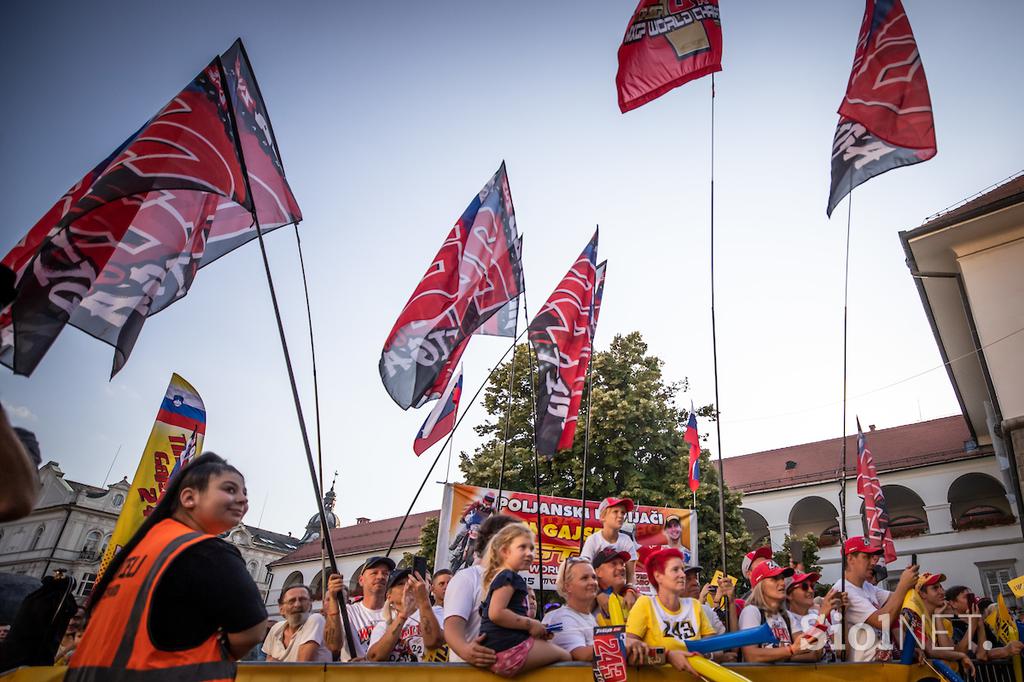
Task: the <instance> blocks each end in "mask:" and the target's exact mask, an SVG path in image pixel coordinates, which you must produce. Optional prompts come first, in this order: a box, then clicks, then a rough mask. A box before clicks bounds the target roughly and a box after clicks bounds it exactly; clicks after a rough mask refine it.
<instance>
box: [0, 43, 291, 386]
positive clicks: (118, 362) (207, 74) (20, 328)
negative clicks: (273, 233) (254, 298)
mask: <svg viewBox="0 0 1024 682" xmlns="http://www.w3.org/2000/svg"><path fill="white" fill-rule="evenodd" d="M226 56H229V57H230V58H231V59H232V68H231V70H230V71H229V70H228V69H226V68H225V65H224V64H223V63H222V61H221V58H219V57H218V58H216V59H214V60H213V61H212V62H211V63H210V64H209V65H208V66H207V67H206V68H205V69H204V70H203V71H202V72H201V73H200V74H199V75H198V76H196V77H195V78H194V79H193V80H192V82H191V83H190V84H189V85H188V86H186V87H185V89H184V90H182V91H181V92H180V93H178V95H177V96H175V97H174V98H173V99H172V100H171V101H170V102H169V103H168V104H167V106H165V107H164V108H163V109H161V110H160V111H159V112H158V113H157V114H156V116H154V117H153V118H152V119H151V120H150V121H148V122H147V123H146V124H144V125H143V126H142V128H141V129H139V131H137V132H136V133H135V134H134V135H132V136H131V137H129V138H128V140H126V141H125V142H124V143H123V144H122V145H121V146H120V147H118V149H116V150H115V151H114V153H113V154H111V155H110V156H109V157H108V158H107V159H105V160H104V161H103V162H101V163H100V164H98V165H97V166H96V167H95V168H93V170H91V171H90V172H89V173H87V174H86V175H85V176H84V177H83V178H82V180H80V181H79V182H78V183H76V184H75V185H74V186H73V187H72V188H71V189H70V190H68V192H67V193H65V195H64V196H63V197H61V199H60V200H58V201H57V203H56V204H55V205H54V206H53V207H52V208H51V209H50V210H49V211H48V212H47V213H46V215H44V216H43V218H42V219H41V220H40V221H39V222H38V223H37V224H36V225H35V226H34V227H33V228H32V229H31V230H29V232H28V234H27V235H26V236H25V237H24V238H23V239H22V240H21V241H20V242H19V243H18V245H17V246H16V247H15V248H14V249H13V250H12V251H11V252H10V253H8V254H7V256H6V257H5V258H4V259H3V261H2V262H0V265H2V267H0V284H2V285H3V286H0V296H2V298H0V305H2V306H4V307H3V308H2V309H0V363H2V364H4V365H6V366H8V367H10V368H11V369H13V370H14V372H15V373H16V374H24V375H29V374H31V373H32V371H33V370H34V369H35V367H36V366H37V365H38V363H39V362H40V360H42V358H43V356H44V355H45V353H46V351H47V350H48V349H49V347H50V346H51V345H52V343H53V342H54V341H55V340H56V338H57V335H58V334H59V333H60V331H61V330H62V329H63V328H64V326H65V325H66V324H71V325H72V326H74V327H78V328H79V329H81V330H83V331H85V332H86V333H88V334H90V335H91V336H94V337H96V338H98V339H101V340H103V341H106V342H107V343H109V344H110V345H112V346H114V348H115V354H114V362H113V367H112V371H111V375H113V374H116V373H117V372H118V371H119V370H120V369H121V368H122V367H123V366H124V364H125V362H127V360H128V357H129V355H130V353H131V351H132V348H133V347H134V345H135V342H136V340H137V339H138V336H139V334H140V332H141V331H142V325H143V323H144V322H145V320H146V318H148V317H149V316H151V315H155V314H156V313H158V312H160V311H161V310H163V309H164V308H166V307H167V306H169V305H171V304H172V303H174V302H175V301H177V300H178V299H180V298H183V297H184V296H185V295H186V294H187V293H188V290H189V288H190V286H191V284H192V281H193V280H194V278H195V276H196V272H197V271H198V270H199V268H201V267H203V266H205V265H208V264H209V263H211V262H213V261H214V260H216V259H217V258H219V257H220V256H222V255H224V254H225V253H227V252H229V251H230V250H232V249H234V248H235V247H237V246H239V245H241V244H243V243H245V242H246V241H248V240H250V239H252V238H253V237H255V236H256V230H255V228H254V225H253V216H254V214H258V215H259V216H260V217H261V219H265V220H266V221H267V223H266V229H273V228H275V227H279V226H281V225H283V224H287V223H288V222H297V221H298V220H300V219H301V217H302V216H301V214H300V213H299V211H298V207H297V205H296V204H295V199H294V197H293V196H292V195H291V191H290V190H288V188H287V181H286V180H285V179H284V174H283V169H282V168H281V167H280V166H279V165H278V166H273V164H272V163H270V162H268V161H266V160H265V159H264V158H263V157H266V156H267V155H268V154H269V155H273V156H275V157H276V158H277V159H278V161H279V158H280V157H279V154H278V153H277V148H276V145H275V144H273V134H272V131H271V129H270V123H269V118H268V117H267V115H266V107H265V105H264V104H263V102H262V99H261V98H260V97H259V92H258V89H257V88H256V87H255V82H254V81H253V80H252V79H251V68H250V67H249V65H248V61H247V60H246V59H245V53H244V48H242V46H241V43H240V42H236V43H235V45H234V46H232V48H231V49H230V50H229V51H228V52H227V53H226ZM250 81H251V82H250ZM236 104H237V107H238V108H237V109H236ZM257 132H258V133H259V135H257ZM260 136H262V138H261V137H260ZM243 150H246V151H247V152H248V155H249V156H250V157H251V159H246V158H244V157H243V156H242V154H243ZM247 162H248V164H247ZM268 164H269V166H270V167H269V168H268ZM247 166H248V167H250V168H251V170H252V172H251V173H248V174H247V173H246V168H247ZM250 187H256V188H258V189H253V190H252V192H251V193H250Z"/></svg>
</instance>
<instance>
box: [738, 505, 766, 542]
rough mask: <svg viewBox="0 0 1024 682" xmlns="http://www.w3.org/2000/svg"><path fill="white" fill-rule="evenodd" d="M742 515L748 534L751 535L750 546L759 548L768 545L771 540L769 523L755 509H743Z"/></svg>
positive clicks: (741, 509) (741, 510)
mask: <svg viewBox="0 0 1024 682" xmlns="http://www.w3.org/2000/svg"><path fill="white" fill-rule="evenodd" d="M740 513H741V514H742V515H743V524H744V525H745V526H746V527H747V532H749V533H750V538H751V540H750V546H751V547H759V546H760V545H765V544H768V542H769V540H770V539H771V533H769V532H768V521H766V520H765V518H764V517H763V516H761V515H760V514H758V513H757V512H756V511H754V510H753V509H747V508H746V507H741V508H740Z"/></svg>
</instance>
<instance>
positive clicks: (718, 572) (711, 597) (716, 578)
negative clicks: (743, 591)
mask: <svg viewBox="0 0 1024 682" xmlns="http://www.w3.org/2000/svg"><path fill="white" fill-rule="evenodd" d="M724 575H725V574H724V573H722V569H720V568H719V569H717V570H716V571H715V574H714V575H713V576H711V580H710V581H708V585H714V586H715V587H718V581H719V580H720V579H721V578H722V577H723V576H724ZM727 577H728V578H729V580H731V581H732V584H733V587H735V586H736V585H737V584H738V582H737V580H736V578H734V577H732V576H731V575H730V576H727ZM704 601H705V602H706V603H707V605H708V606H712V607H714V606H717V605H718V604H721V603H722V601H723V600H722V599H721V598H720V597H718V598H716V597H715V596H714V595H712V594H711V593H710V592H708V594H707V596H705V597H704ZM716 601H717V602H718V604H716V603H715V602H716Z"/></svg>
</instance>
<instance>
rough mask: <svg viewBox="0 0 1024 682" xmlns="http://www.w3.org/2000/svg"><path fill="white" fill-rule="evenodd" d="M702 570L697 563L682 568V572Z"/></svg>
mask: <svg viewBox="0 0 1024 682" xmlns="http://www.w3.org/2000/svg"><path fill="white" fill-rule="evenodd" d="M703 570H704V569H703V568H701V567H700V566H698V565H697V564H694V565H693V566H687V567H686V568H684V569H683V573H693V572H694V571H697V572H698V573H700V572H701V571H703Z"/></svg>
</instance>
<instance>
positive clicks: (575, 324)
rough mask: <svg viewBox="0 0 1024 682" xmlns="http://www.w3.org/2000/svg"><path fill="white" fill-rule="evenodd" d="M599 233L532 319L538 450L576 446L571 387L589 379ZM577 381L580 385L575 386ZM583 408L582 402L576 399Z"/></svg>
mask: <svg viewBox="0 0 1024 682" xmlns="http://www.w3.org/2000/svg"><path fill="white" fill-rule="evenodd" d="M597 237H598V231H597V230H594V236H593V237H591V238H590V243H589V244H587V246H586V248H585V249H583V252H582V253H580V255H579V258H577V259H576V262H575V263H573V264H572V267H571V268H569V272H567V273H566V274H565V277H563V278H562V281H561V282H559V284H558V286H557V287H555V290H554V292H553V293H552V294H551V296H550V298H548V300H547V302H545V303H544V306H543V307H542V308H541V309H540V312H539V313H537V316H536V317H535V318H533V321H532V322H531V323H530V332H529V334H530V343H531V344H533V349H534V352H535V353H536V354H537V372H538V374H539V377H538V379H539V387H538V390H537V405H536V408H535V409H536V418H537V427H536V444H537V452H538V453H539V454H541V455H544V456H545V457H552V456H554V454H555V452H556V451H557V450H559V449H561V448H562V447H563V446H564V445H565V442H566V434H567V433H568V447H572V435H573V432H574V430H575V428H576V422H575V420H573V421H570V420H569V418H570V417H574V416H575V415H574V414H570V410H571V407H572V405H573V391H574V390H575V389H576V388H577V387H578V388H579V390H580V391H581V393H580V395H582V390H583V386H582V382H583V381H584V380H585V378H586V366H585V364H584V363H583V360H584V357H586V358H589V356H590V336H591V325H592V324H593V313H594V293H595V288H596V285H597ZM577 384H578V386H577ZM575 405H576V409H577V410H578V409H579V400H576V401H575Z"/></svg>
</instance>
